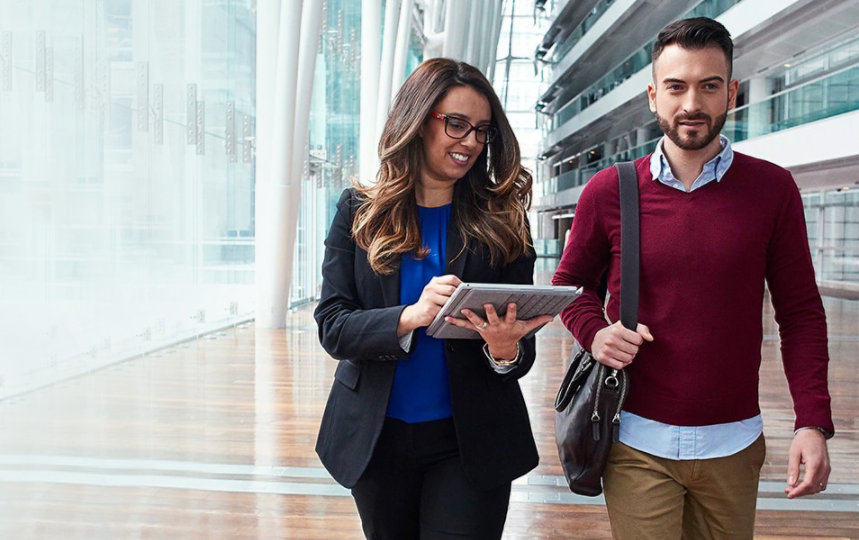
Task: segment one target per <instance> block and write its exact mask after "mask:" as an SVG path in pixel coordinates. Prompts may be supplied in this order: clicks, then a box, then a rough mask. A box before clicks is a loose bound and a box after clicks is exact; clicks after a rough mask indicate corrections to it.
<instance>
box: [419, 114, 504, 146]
mask: <svg viewBox="0 0 859 540" xmlns="http://www.w3.org/2000/svg"><path fill="white" fill-rule="evenodd" d="M430 116H432V117H433V118H438V119H439V120H444V132H445V133H446V134H447V136H448V137H450V138H451V139H464V138H466V137H468V134H469V133H471V132H472V131H473V132H474V138H476V139H477V142H479V143H480V144H487V143H489V142H491V141H492V139H494V138H495V135H497V134H498V129H496V128H495V126H490V125H484V126H472V125H471V124H470V123H469V122H467V121H465V120H463V119H462V118H457V117H455V116H448V115H446V114H441V113H437V112H431V113H430Z"/></svg>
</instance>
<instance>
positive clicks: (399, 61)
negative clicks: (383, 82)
mask: <svg viewBox="0 0 859 540" xmlns="http://www.w3.org/2000/svg"><path fill="white" fill-rule="evenodd" d="M414 2H415V0H402V6H401V7H400V23H399V24H398V25H397V44H396V47H395V48H394V66H393V71H392V75H391V95H390V100H389V103H391V102H393V100H394V96H396V95H397V91H398V90H399V89H400V86H402V84H403V81H405V80H406V61H407V60H408V56H409V42H410V40H411V39H410V38H411V35H412V10H413V9H414Z"/></svg>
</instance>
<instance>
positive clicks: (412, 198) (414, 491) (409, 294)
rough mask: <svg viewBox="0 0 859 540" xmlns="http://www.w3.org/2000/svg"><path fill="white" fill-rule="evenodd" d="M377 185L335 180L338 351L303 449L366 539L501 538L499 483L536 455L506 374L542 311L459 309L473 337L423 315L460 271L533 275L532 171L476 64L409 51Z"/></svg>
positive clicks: (518, 363)
mask: <svg viewBox="0 0 859 540" xmlns="http://www.w3.org/2000/svg"><path fill="white" fill-rule="evenodd" d="M379 156H380V159H381V167H380V169H379V172H378V174H377V182H376V184H375V185H373V186H371V187H367V188H362V187H355V188H353V189H347V190H346V191H344V193H343V195H342V196H341V198H340V201H339V202H338V203H337V214H336V215H335V217H334V221H333V223H332V225H331V230H330V232H329V234H328V238H327V240H326V242H325V246H326V251H325V260H324V262H323V266H322V276H323V283H322V298H321V300H320V302H319V305H318V307H317V308H316V311H315V313H314V316H315V318H316V321H317V323H318V325H319V337H320V341H321V343H322V346H323V347H324V348H325V350H326V351H327V352H328V353H329V354H330V355H331V356H332V357H334V358H335V359H337V360H339V361H340V362H339V365H338V366H337V370H336V372H335V382H334V384H333V387H332V389H331V394H330V396H329V399H328V403H327V406H326V408H325V413H324V415H323V418H322V426H321V428H320V432H319V439H318V441H317V445H316V451H317V453H318V454H319V457H320V458H321V460H322V463H323V464H324V465H325V467H326V468H327V469H328V471H329V472H330V473H331V475H332V476H333V477H334V478H335V479H336V480H337V481H338V482H340V483H341V484H342V485H344V486H346V487H348V488H351V489H352V495H353V497H354V498H355V502H356V505H357V507H358V512H359V514H360V516H361V521H362V526H363V529H364V533H365V534H366V536H367V537H368V538H392V539H397V540H402V539H409V538H447V537H453V536H455V537H456V538H499V537H500V536H501V532H502V530H503V527H504V520H505V518H506V515H507V505H508V501H509V497H510V484H511V481H512V480H513V479H514V478H516V477H518V476H521V475H523V474H525V473H526V472H528V471H529V470H531V469H532V468H534V467H535V466H536V465H537V461H538V456H537V450H536V446H535V444H534V439H533V435H532V434H531V427H530V424H529V421H528V413H527V410H526V408H525V402H524V400H523V398H522V393H521V391H520V389H519V384H518V378H519V377H521V376H523V375H525V373H527V372H528V370H529V369H530V368H531V365H532V364H533V362H534V338H533V337H531V338H528V339H522V337H523V336H524V335H525V334H527V333H528V332H529V331H530V330H532V329H533V328H536V327H537V326H540V325H542V324H545V323H547V322H549V321H551V320H552V317H550V316H542V317H536V318H534V319H531V320H527V321H523V320H516V309H515V304H511V305H510V306H508V309H507V313H506V314H505V315H504V316H499V315H498V314H497V313H496V312H495V311H494V310H493V309H491V306H489V309H487V313H486V317H485V318H483V317H480V316H478V315H477V314H476V313H473V312H463V317H464V318H462V319H459V318H457V319H448V322H451V323H452V324H456V325H458V326H462V327H467V328H472V329H475V330H477V331H478V332H479V333H480V335H481V337H482V338H483V339H475V340H447V341H442V340H437V339H434V338H431V337H428V336H427V335H426V333H425V329H426V326H427V325H429V324H430V322H431V321H432V320H433V317H435V315H436V313H438V311H439V309H440V308H441V306H442V305H443V304H444V303H445V301H446V300H447V298H448V297H449V296H450V295H451V293H452V292H453V291H454V289H455V288H456V286H457V285H458V284H459V283H460V282H462V281H466V282H468V281H476V282H496V283H532V276H533V270H534V258H535V257H534V251H533V248H532V247H531V244H530V237H529V233H528V224H527V220H526V216H525V212H526V208H527V205H528V204H529V203H530V196H531V176H530V175H529V173H528V172H527V171H526V170H525V169H523V168H522V166H521V164H520V161H519V146H518V143H517V142H516V138H515V136H514V135H513V131H512V129H511V128H510V125H509V123H508V122H507V119H506V117H505V116H504V112H503V110H502V107H501V103H500V101H499V100H498V97H497V96H496V95H495V92H494V91H493V90H492V87H491V85H490V84H489V82H488V81H487V80H486V78H485V77H484V76H483V75H482V74H481V73H480V72H479V71H478V70H477V69H475V68H474V67H472V66H470V65H468V64H465V63H461V62H455V61H452V60H448V59H440V58H436V59H432V60H428V61H426V62H424V63H422V64H421V65H420V66H418V68H417V69H416V70H415V72H414V73H412V75H411V76H410V77H409V78H408V79H407V80H406V82H405V83H404V84H403V87H402V89H401V90H400V91H399V93H398V95H397V97H396V99H395V101H394V104H393V106H392V108H391V111H390V113H389V115H388V120H387V122H386V124H385V129H384V132H383V134H382V138H381V141H380V142H379Z"/></svg>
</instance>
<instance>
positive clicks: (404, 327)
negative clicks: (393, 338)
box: [397, 274, 462, 336]
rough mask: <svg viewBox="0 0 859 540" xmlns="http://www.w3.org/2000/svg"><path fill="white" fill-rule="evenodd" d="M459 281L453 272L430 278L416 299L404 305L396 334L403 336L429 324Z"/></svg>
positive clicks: (460, 281)
mask: <svg viewBox="0 0 859 540" xmlns="http://www.w3.org/2000/svg"><path fill="white" fill-rule="evenodd" d="M460 283H462V280H460V279H459V278H458V277H456V276H454V275H453V274H447V275H444V276H436V277H434V278H432V279H431V280H430V282H429V283H427V284H426V287H424V290H423V291H422V292H421V296H420V298H418V301H417V302H415V303H414V304H410V305H408V306H406V309H404V310H403V312H402V313H401V314H400V322H399V324H398V325H397V335H398V336H404V335H406V334H408V333H409V332H411V331H412V330H414V329H415V328H420V327H422V326H429V324H430V323H431V322H432V320H433V319H434V318H435V316H436V315H437V314H438V312H439V310H440V309H441V307H442V306H443V305H444V303H445V302H447V299H448V298H450V295H452V294H453V291H455V290H456V287H457V286H458V285H459V284H460Z"/></svg>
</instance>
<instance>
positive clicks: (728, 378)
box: [552, 152, 833, 430]
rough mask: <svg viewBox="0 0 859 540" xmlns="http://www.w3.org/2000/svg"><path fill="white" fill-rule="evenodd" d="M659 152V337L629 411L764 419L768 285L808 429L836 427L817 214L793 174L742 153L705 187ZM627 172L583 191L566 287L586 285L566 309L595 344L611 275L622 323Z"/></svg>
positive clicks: (643, 188)
mask: <svg viewBox="0 0 859 540" xmlns="http://www.w3.org/2000/svg"><path fill="white" fill-rule="evenodd" d="M649 160H650V156H646V157H643V158H640V159H638V160H636V161H635V166H636V169H637V170H638V176H639V182H638V184H639V190H640V200H641V281H640V286H639V289H640V292H639V317H638V320H639V322H641V323H642V324H646V325H647V326H648V327H649V328H650V330H651V332H652V333H653V337H654V341H653V342H652V343H647V342H645V343H644V345H642V347H641V349H640V350H639V353H638V356H637V357H636V359H635V361H634V362H633V363H632V364H631V365H630V366H629V367H628V368H627V369H628V370H629V374H630V384H631V387H630V388H631V390H630V394H629V397H628V399H627V401H626V405H625V406H624V409H625V410H627V411H629V412H631V413H634V414H637V415H640V416H643V417H645V418H650V419H653V420H657V421H659V422H664V423H667V424H672V425H684V426H699V425H710V424H718V423H723V422H733V421H737V420H742V419H746V418H750V417H752V416H755V415H756V414H758V413H759V412H760V409H759V406H758V372H759V369H760V363H761V342H762V340H763V330H762V308H763V300H764V282H765V281H766V283H767V285H768V286H769V290H770V294H771V297H772V303H773V306H774V307H775V316H776V321H777V322H778V325H779V334H780V336H781V351H782V360H783V363H784V369H785V374H786V375H787V380H788V384H789V386H790V392H791V395H792V397H793V401H794V410H795V412H796V427H802V426H820V427H823V428H825V429H828V430H833V426H832V416H831V411H830V402H829V391H828V389H827V365H828V362H829V358H828V353H827V343H826V317H825V315H824V312H823V304H822V302H821V299H820V294H819V292H818V290H817V286H816V284H815V281H814V269H813V267H812V264H811V256H810V254H809V250H808V240H807V236H806V226H805V217H804V214H803V208H802V200H801V199H800V196H799V191H798V190H797V188H796V184H795V183H794V181H793V178H792V177H791V175H790V173H789V172H788V171H786V170H785V169H782V168H780V167H778V166H776V165H773V164H772V163H768V162H766V161H762V160H759V159H755V158H752V157H750V156H746V155H743V154H740V153H738V152H735V153H734V161H733V164H732V165H731V167H730V169H729V170H728V172H727V173H726V174H725V176H723V177H722V180H721V181H720V182H710V183H709V184H706V185H705V186H703V187H701V188H698V189H696V190H694V191H692V192H691V193H686V192H683V191H680V190H678V189H675V188H672V187H668V186H666V185H664V184H662V183H661V182H659V181H654V180H653V178H652V176H651V174H650V170H649ZM617 184H618V180H617V170H616V169H615V168H614V167H611V168H609V169H605V170H603V171H600V172H599V173H597V174H596V176H594V177H593V179H592V180H591V181H590V182H588V184H587V185H586V186H585V187H584V189H583V191H582V193H581V196H580V197H579V202H578V206H577V207H576V215H575V218H574V219H573V229H572V232H571V233H570V240H569V243H568V245H567V247H566V249H565V250H564V254H563V257H562V258H561V262H560V265H559V266H558V270H557V271H556V273H555V276H554V278H553V279H552V282H553V283H554V284H556V285H582V286H583V287H584V289H585V292H584V293H583V294H582V296H581V297H580V298H578V299H577V300H576V301H575V302H573V304H572V305H570V306H569V307H568V308H567V309H565V310H564V311H563V312H562V313H561V318H562V320H563V321H564V324H565V325H566V327H567V328H568V329H569V330H570V331H571V332H572V333H573V335H574V336H575V337H576V338H577V339H578V340H579V342H580V343H582V345H583V346H584V347H585V348H586V349H588V350H590V347H591V343H592V342H593V338H594V334H596V332H597V331H598V330H600V329H602V328H604V327H606V326H607V324H608V323H607V322H606V320H605V316H604V314H603V309H602V302H601V301H600V299H599V297H598V296H597V294H596V293H595V290H596V288H597V286H598V283H599V281H600V276H601V275H602V274H603V273H604V272H605V271H606V269H607V270H608V291H609V294H610V299H609V302H608V305H607V308H606V310H607V311H606V312H607V315H608V317H609V319H610V320H612V321H616V320H618V318H619V307H620V304H619V297H618V294H619V292H618V291H619V288H620V208H619V203H618V185H617Z"/></svg>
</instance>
